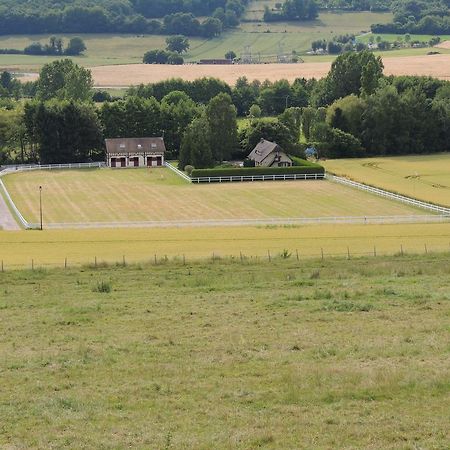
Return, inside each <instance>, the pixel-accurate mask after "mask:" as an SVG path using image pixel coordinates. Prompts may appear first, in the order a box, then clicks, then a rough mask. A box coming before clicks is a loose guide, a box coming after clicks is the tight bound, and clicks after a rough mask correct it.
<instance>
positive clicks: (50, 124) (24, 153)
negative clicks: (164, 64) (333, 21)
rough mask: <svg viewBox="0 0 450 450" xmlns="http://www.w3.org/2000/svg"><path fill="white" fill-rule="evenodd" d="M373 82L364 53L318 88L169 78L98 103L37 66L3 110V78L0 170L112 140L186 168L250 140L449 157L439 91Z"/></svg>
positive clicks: (67, 75) (337, 152)
mask: <svg viewBox="0 0 450 450" xmlns="http://www.w3.org/2000/svg"><path fill="white" fill-rule="evenodd" d="M382 72H383V65H382V62H381V60H380V59H379V58H377V57H375V56H374V55H373V54H372V53H370V52H367V51H365V52H361V53H354V52H352V53H347V54H344V55H341V56H339V57H338V58H337V59H336V61H335V62H334V63H333V65H332V68H331V70H330V72H329V74H328V75H327V76H326V77H325V78H324V79H322V80H305V79H297V80H295V81H294V82H293V83H289V82H288V81H286V80H280V81H278V82H273V83H271V82H268V81H265V82H258V81H252V82H250V81H248V80H247V79H245V78H241V79H239V80H238V81H237V83H236V84H235V86H233V87H231V86H228V85H227V84H225V83H223V82H222V81H220V80H216V79H212V78H204V79H199V80H196V81H193V82H187V81H183V80H177V79H174V80H167V81H164V82H160V83H156V84H151V85H147V86H138V87H135V88H131V89H129V91H128V92H127V94H126V96H125V97H124V98H123V99H116V100H113V99H108V98H106V100H107V101H105V102H103V103H102V104H95V103H94V102H93V101H92V94H93V92H92V79H91V76H90V72H89V71H88V70H86V69H83V68H80V67H79V66H77V65H76V64H74V63H73V62H71V61H70V60H62V61H55V62H53V63H51V64H48V65H47V66H45V67H44V68H43V69H42V71H41V76H40V79H39V81H38V82H37V83H36V86H35V95H34V99H33V100H32V101H28V102H26V103H23V102H15V101H14V100H13V99H14V95H15V94H14V92H15V91H16V90H17V89H20V83H18V82H17V81H16V80H14V78H12V77H11V75H10V74H8V73H6V72H5V73H3V74H2V75H1V76H0V97H1V99H0V162H5V161H18V162H20V161H41V162H43V163H57V162H68V161H84V160H89V159H102V158H103V154H104V153H103V152H104V148H103V140H104V138H107V137H120V136H126V137H138V136H161V135H164V137H165V140H166V145H167V148H168V151H169V152H170V154H169V156H171V157H174V158H179V160H180V164H181V166H182V167H183V166H184V165H192V166H195V167H196V168H202V167H209V166H211V165H213V164H215V163H217V162H219V163H220V162H222V161H227V160H230V159H233V158H239V159H244V158H245V157H246V155H248V154H249V152H250V151H251V150H252V148H253V147H254V146H255V145H256V144H257V142H258V141H259V140H260V139H261V138H262V137H263V138H265V139H269V140H274V141H276V142H278V143H279V144H280V145H281V146H282V147H283V148H285V149H286V150H287V151H288V152H290V153H292V154H294V155H298V156H303V155H302V152H303V151H304V149H305V147H306V146H308V145H314V146H315V147H316V148H317V150H318V151H319V155H320V156H323V157H333V158H340V157H354V156H371V155H390V154H392V155H399V154H410V153H431V152H437V151H450V139H449V138H450V135H449V131H448V130H450V82H447V81H441V80H438V79H434V78H427V77H412V76H408V77H406V76H404V77H385V76H384V75H383V73H382ZM263 115H264V116H271V117H270V118H268V117H262V116H263ZM238 116H241V117H242V116H243V117H247V121H246V123H245V126H241V127H240V128H239V130H238V126H237V117H238Z"/></svg>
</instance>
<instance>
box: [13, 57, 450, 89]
mask: <svg viewBox="0 0 450 450" xmlns="http://www.w3.org/2000/svg"><path fill="white" fill-rule="evenodd" d="M383 62H384V65H385V71H384V73H385V74H386V75H420V76H432V77H436V78H441V79H445V80H450V54H446V55H428V56H424V55H422V56H404V57H390V58H384V59H383ZM330 67H331V62H307V63H304V64H264V65H260V64H241V65H230V66H222V65H220V66H215V65H197V64H191V65H184V66H171V65H153V64H150V65H147V64H124V65H114V66H100V67H93V68H92V69H91V70H92V75H93V77H94V83H95V85H96V86H97V87H121V86H130V85H138V84H141V83H144V84H145V83H156V82H159V81H162V80H167V79H170V78H182V79H184V80H187V81H192V80H196V79H198V78H202V77H215V78H219V79H221V80H223V81H225V82H226V83H229V84H234V83H235V82H236V80H237V79H238V78H239V77H243V76H246V77H247V78H248V79H249V80H266V79H268V80H270V81H277V80H281V79H286V80H289V81H291V82H292V81H294V80H295V79H296V78H302V77H303V78H322V77H324V76H325V75H326V74H327V73H328V71H329V70H330ZM36 77H37V75H34V74H30V75H28V76H26V77H23V78H21V80H23V81H30V80H35V79H36Z"/></svg>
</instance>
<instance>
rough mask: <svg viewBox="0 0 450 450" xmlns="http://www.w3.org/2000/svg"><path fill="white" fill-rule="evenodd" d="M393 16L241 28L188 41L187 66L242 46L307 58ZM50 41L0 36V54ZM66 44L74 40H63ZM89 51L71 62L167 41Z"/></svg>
mask: <svg viewBox="0 0 450 450" xmlns="http://www.w3.org/2000/svg"><path fill="white" fill-rule="evenodd" d="M391 20H392V14H390V13H381V14H380V13H367V12H362V13H345V14H342V13H327V12H325V13H321V14H320V16H319V18H318V20H316V21H314V22H311V23H304V22H303V23H299V22H292V23H291V22H288V23H271V24H270V25H267V24H264V23H258V24H255V23H242V24H241V26H240V27H238V28H236V29H234V30H233V31H228V32H225V33H223V34H222V35H221V36H220V37H218V38H214V39H203V38H190V42H191V48H190V50H189V53H188V54H187V55H186V60H187V61H198V60H200V59H205V58H223V57H224V55H225V53H226V52H228V51H229V50H234V51H235V52H236V53H237V54H240V53H241V52H243V50H244V46H246V45H250V46H251V47H252V51H253V52H261V53H262V54H265V55H269V54H271V55H276V54H277V53H278V52H279V46H280V45H281V46H282V48H283V50H284V51H285V52H288V53H290V52H291V51H292V50H295V51H297V52H302V53H304V52H306V51H307V50H309V48H310V46H311V42H312V41H314V40H317V39H329V38H331V37H332V36H333V35H339V34H346V33H353V34H359V33H361V32H363V31H367V30H369V29H370V25H371V24H372V23H388V22H390V21H391ZM49 37H50V36H49V35H22V36H21V35H15V36H0V48H17V49H23V48H25V47H26V46H28V45H30V44H31V43H32V42H36V41H41V42H47V41H48V39H49ZM62 37H63V39H65V40H66V41H67V40H68V39H70V38H71V37H73V35H62ZM82 38H83V40H84V41H85V42H86V45H87V48H88V50H87V52H86V54H85V56H80V57H75V58H73V59H74V61H76V62H77V63H78V64H81V65H84V66H88V67H93V66H103V65H116V64H134V63H140V62H142V57H143V55H144V53H145V52H146V51H148V50H151V49H155V48H161V49H162V48H165V46H166V43H165V38H166V36H151V35H150V36H149V35H145V36H144V35H139V36H136V35H130V34H128V35H110V34H85V35H82ZM54 59H57V58H55V57H47V56H25V55H0V67H13V68H18V69H21V70H23V69H25V70H30V69H31V70H34V71H35V70H37V69H38V68H39V67H41V66H42V65H43V64H46V63H48V62H50V61H53V60H54Z"/></svg>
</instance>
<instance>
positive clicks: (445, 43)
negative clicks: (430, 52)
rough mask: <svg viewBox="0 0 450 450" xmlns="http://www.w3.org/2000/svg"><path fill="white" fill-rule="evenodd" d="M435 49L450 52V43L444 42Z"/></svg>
mask: <svg viewBox="0 0 450 450" xmlns="http://www.w3.org/2000/svg"><path fill="white" fill-rule="evenodd" d="M435 47H437V48H443V49H445V50H450V41H444V42H441V43H440V44H438V45H435Z"/></svg>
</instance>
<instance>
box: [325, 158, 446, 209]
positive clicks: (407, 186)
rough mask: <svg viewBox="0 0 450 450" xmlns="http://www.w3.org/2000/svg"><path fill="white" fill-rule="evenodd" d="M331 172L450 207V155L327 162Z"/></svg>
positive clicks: (326, 164)
mask: <svg viewBox="0 0 450 450" xmlns="http://www.w3.org/2000/svg"><path fill="white" fill-rule="evenodd" d="M323 165H324V166H325V167H326V169H327V170H328V171H330V172H333V173H335V174H336V175H342V176H345V177H348V178H351V179H353V180H355V181H360V182H363V183H367V184H371V185H373V186H376V187H380V188H383V189H387V190H390V191H395V192H398V193H401V194H404V195H408V196H410V197H414V198H417V199H420V200H424V201H427V202H432V203H437V204H440V205H444V206H450V154H447V153H443V154H435V155H421V156H398V157H382V158H363V159H338V160H329V161H324V162H323Z"/></svg>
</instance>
